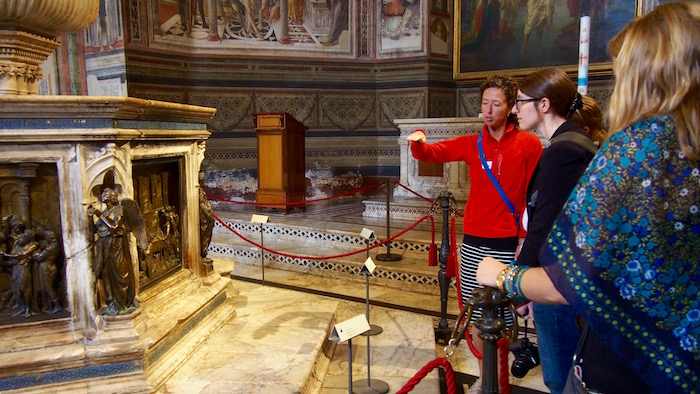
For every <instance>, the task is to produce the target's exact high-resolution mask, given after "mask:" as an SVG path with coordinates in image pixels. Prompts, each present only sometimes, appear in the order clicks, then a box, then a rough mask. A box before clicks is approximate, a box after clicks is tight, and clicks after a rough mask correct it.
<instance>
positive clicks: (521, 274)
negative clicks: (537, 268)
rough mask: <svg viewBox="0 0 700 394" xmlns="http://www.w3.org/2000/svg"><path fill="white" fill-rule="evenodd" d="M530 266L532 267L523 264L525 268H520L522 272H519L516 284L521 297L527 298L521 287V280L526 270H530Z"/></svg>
mask: <svg viewBox="0 0 700 394" xmlns="http://www.w3.org/2000/svg"><path fill="white" fill-rule="evenodd" d="M528 268H530V267H528V266H523V269H522V270H520V272H519V273H518V279H517V282H516V284H515V288H516V291H517V294H518V295H519V296H520V297H521V298H525V299H527V297H525V293H523V289H522V288H521V287H520V282H521V280H522V279H523V275H524V274H525V271H527V270H528Z"/></svg>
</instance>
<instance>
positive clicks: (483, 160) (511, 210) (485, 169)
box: [479, 133, 520, 234]
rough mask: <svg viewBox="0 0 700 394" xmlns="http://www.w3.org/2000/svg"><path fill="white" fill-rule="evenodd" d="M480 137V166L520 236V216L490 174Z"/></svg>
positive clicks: (491, 173)
mask: <svg viewBox="0 0 700 394" xmlns="http://www.w3.org/2000/svg"><path fill="white" fill-rule="evenodd" d="M482 135H483V133H480V134H479V159H480V160H481V166H482V167H484V171H486V175H488V176H489V178H490V179H491V183H493V186H495V187H496V191H498V194H500V195H501V198H502V199H503V202H505V203H506V205H507V206H508V210H510V213H511V214H512V215H513V217H514V218H515V225H516V226H517V227H518V234H520V214H519V213H518V212H517V211H516V210H515V207H514V206H513V204H512V203H511V202H510V200H509V199H508V196H507V195H506V192H505V191H504V190H503V188H502V187H501V185H500V184H499V183H498V181H497V180H496V177H495V176H494V175H493V172H491V168H489V166H488V163H486V156H484V147H483V146H482V145H481V136H482Z"/></svg>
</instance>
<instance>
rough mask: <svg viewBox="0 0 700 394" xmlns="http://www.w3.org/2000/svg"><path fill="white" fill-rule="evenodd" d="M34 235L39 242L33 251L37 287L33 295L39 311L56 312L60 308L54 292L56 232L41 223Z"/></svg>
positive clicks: (56, 269) (56, 254)
mask: <svg viewBox="0 0 700 394" xmlns="http://www.w3.org/2000/svg"><path fill="white" fill-rule="evenodd" d="M36 237H37V240H38V242H39V247H38V249H37V250H36V251H35V252H34V254H33V256H32V258H33V259H34V275H35V276H36V280H35V283H36V284H38V286H39V288H38V289H35V292H34V296H35V297H36V300H35V301H36V303H37V304H38V305H39V309H40V310H41V312H46V311H47V310H48V311H50V312H51V313H56V312H58V311H60V310H61V304H60V302H59V300H58V294H57V293H56V289H55V283H56V273H57V271H58V267H57V266H56V259H57V258H58V252H59V250H58V247H59V245H58V240H57V239H56V234H54V232H53V231H52V230H50V229H48V228H47V227H45V226H43V225H38V226H37V227H36Z"/></svg>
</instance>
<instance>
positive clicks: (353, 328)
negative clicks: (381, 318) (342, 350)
mask: <svg viewBox="0 0 700 394" xmlns="http://www.w3.org/2000/svg"><path fill="white" fill-rule="evenodd" d="M369 329H370V327H369V322H368V321H367V317H366V316H365V315H357V316H355V317H353V318H351V319H348V320H345V321H344V322H340V323H338V324H336V325H335V326H333V330H331V333H330V335H328V340H329V341H333V342H345V341H347V340H348V339H353V338H355V337H356V336H358V335H360V334H362V333H364V332H367V331H369Z"/></svg>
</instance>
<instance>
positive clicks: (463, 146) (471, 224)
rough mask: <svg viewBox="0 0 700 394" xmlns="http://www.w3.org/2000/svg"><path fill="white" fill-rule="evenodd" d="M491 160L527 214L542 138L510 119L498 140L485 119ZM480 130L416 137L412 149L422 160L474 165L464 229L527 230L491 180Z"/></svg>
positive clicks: (493, 234) (496, 234)
mask: <svg viewBox="0 0 700 394" xmlns="http://www.w3.org/2000/svg"><path fill="white" fill-rule="evenodd" d="M481 134H482V135H483V137H482V141H481V143H482V145H483V148H484V155H485V156H486V161H487V162H488V163H489V165H490V166H491V171H492V172H493V175H494V176H495V177H496V179H497V180H498V183H499V184H500V185H501V187H502V188H503V190H504V191H505V193H506V195H507V196H508V198H509V199H510V202H511V203H512V204H513V206H514V207H515V208H516V209H517V210H518V211H519V212H518V213H519V214H522V211H523V209H524V208H525V199H526V194H527V185H528V184H529V182H530V177H531V176H532V173H533V172H534V170H535V168H536V167H537V162H538V161H539V160H540V156H541V155H542V143H541V142H540V140H539V138H537V136H535V135H534V134H532V133H529V132H527V131H523V130H518V129H516V128H515V126H514V125H513V124H512V123H509V124H508V126H507V128H506V132H505V133H504V134H503V137H501V139H500V140H499V141H496V139H495V138H493V137H492V136H491V134H490V133H489V132H488V128H487V127H486V125H484V128H483V131H482V133H481ZM478 139H479V135H478V134H472V135H466V136H462V137H457V138H452V139H449V140H445V141H440V142H436V143H434V144H427V143H421V142H415V141H412V142H411V153H412V154H413V157H414V158H416V159H418V160H423V161H427V162H436V163H446V162H450V161H460V160H461V161H465V162H466V163H467V165H468V167H469V180H470V185H469V197H468V198H467V204H466V207H465V208H464V234H468V235H472V236H476V237H483V238H508V237H514V236H516V235H518V237H519V238H522V237H524V236H525V234H526V232H525V231H524V230H521V231H520V234H517V229H518V227H517V225H516V221H515V218H514V217H513V215H512V214H511V213H510V210H509V209H508V206H507V205H506V203H505V202H504V201H503V199H502V198H501V195H500V194H499V193H498V191H497V190H496V187H495V186H494V185H493V183H491V179H489V177H488V175H487V174H486V171H484V169H483V168H482V165H481V160H480V159H479V147H478V144H477V141H478Z"/></svg>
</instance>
